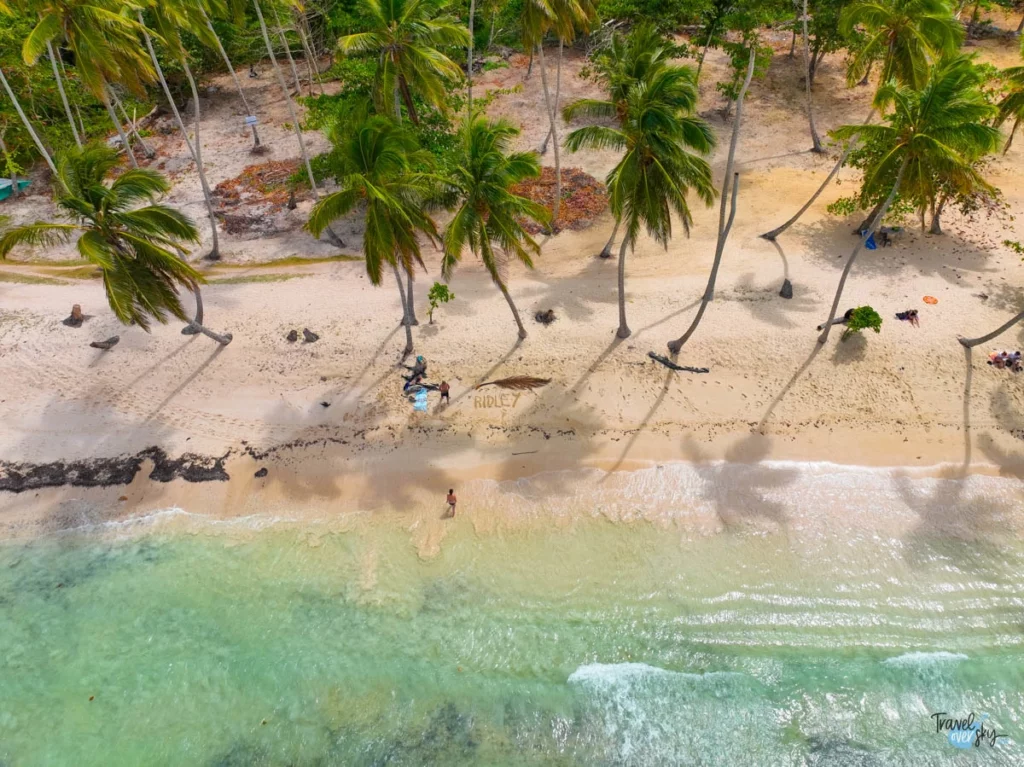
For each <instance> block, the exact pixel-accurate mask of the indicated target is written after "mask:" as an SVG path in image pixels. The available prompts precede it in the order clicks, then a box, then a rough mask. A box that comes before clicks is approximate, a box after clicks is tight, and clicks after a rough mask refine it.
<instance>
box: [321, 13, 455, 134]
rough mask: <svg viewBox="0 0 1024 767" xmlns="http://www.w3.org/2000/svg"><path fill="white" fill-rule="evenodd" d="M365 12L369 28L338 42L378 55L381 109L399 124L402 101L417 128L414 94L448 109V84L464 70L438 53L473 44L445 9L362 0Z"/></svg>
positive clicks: (347, 49) (349, 50) (345, 49)
mask: <svg viewBox="0 0 1024 767" xmlns="http://www.w3.org/2000/svg"><path fill="white" fill-rule="evenodd" d="M361 10H362V12H363V14H364V15H365V17H366V18H368V19H369V22H370V29H368V30H367V31H365V32H357V33H355V34H351V35H345V36H344V37H342V38H340V39H339V40H338V51H339V52H340V53H342V54H344V55H350V54H367V53H368V54H372V55H374V56H376V57H377V59H378V61H379V66H378V68H377V79H376V83H375V85H374V97H375V99H376V101H377V105H378V107H379V108H380V109H382V110H384V111H385V112H387V113H390V114H393V115H394V116H395V117H396V118H397V119H399V120H401V107H400V100H401V101H402V102H404V103H405V108H406V111H408V113H409V119H410V120H412V122H413V124H414V125H419V115H418V114H417V112H416V106H415V105H414V104H413V100H412V95H413V93H414V92H415V93H416V95H418V96H419V97H420V98H422V99H423V100H424V101H425V102H426V103H427V104H429V105H431V106H432V107H434V108H435V109H438V110H441V111H444V110H445V108H446V107H445V100H446V96H447V88H448V86H447V82H448V81H450V80H458V79H460V78H461V77H462V70H461V69H459V66H458V64H456V63H455V62H454V61H452V60H451V59H450V58H448V57H447V56H446V55H445V54H443V53H442V52H441V50H439V49H442V48H449V47H451V48H454V47H458V48H461V47H463V46H467V45H469V34H468V33H467V32H466V30H465V29H464V28H463V27H462V26H460V25H459V24H458V23H457V22H455V21H454V20H452V19H450V18H448V17H447V16H444V15H441V14H440V11H441V10H443V6H441V7H439V6H437V5H436V4H433V3H431V2H429V1H428V0H388V2H386V3H381V2H380V0H362V8H361Z"/></svg>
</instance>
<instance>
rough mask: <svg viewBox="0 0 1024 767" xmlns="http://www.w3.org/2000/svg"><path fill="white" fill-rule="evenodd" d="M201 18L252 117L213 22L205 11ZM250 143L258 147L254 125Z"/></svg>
mask: <svg viewBox="0 0 1024 767" xmlns="http://www.w3.org/2000/svg"><path fill="white" fill-rule="evenodd" d="M203 18H204V19H206V28H207V29H209V30H210V34H211V35H213V39H214V40H216V41H217V50H218V51H220V57H221V58H222V59H224V65H225V66H226V67H227V68H228V72H230V73H231V79H232V80H234V81H235V88H236V89H237V90H238V95H239V97H240V98H241V99H242V106H243V107H245V114H246V116H247V117H248V116H250V115H252V109H250V108H249V102H248V100H247V99H246V98H245V91H244V90H242V81H241V80H239V79H238V74H237V73H236V72H235V68H234V67H233V66H231V59H229V58H228V52H227V51H226V50H224V44H223V43H221V41H220V36H219V35H218V34H217V30H215V29H214V28H213V22H212V21H210V18H209V17H208V16H207V15H206V11H203ZM251 127H252V141H253V144H252V146H253V149H255V148H257V147H258V146H259V145H260V134H259V133H258V132H257V131H256V125H255V124H253V125H252V126H251Z"/></svg>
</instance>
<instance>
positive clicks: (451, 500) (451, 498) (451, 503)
mask: <svg viewBox="0 0 1024 767" xmlns="http://www.w3.org/2000/svg"><path fill="white" fill-rule="evenodd" d="M458 500H459V499H458V498H456V497H455V491H454V490H453V489H452V488H448V498H447V501H448V516H449V517H454V516H455V504H456V503H458Z"/></svg>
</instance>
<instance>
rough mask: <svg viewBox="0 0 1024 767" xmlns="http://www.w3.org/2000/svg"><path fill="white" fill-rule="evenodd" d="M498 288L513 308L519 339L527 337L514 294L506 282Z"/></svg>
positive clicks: (500, 283) (509, 306) (501, 283)
mask: <svg viewBox="0 0 1024 767" xmlns="http://www.w3.org/2000/svg"><path fill="white" fill-rule="evenodd" d="M498 290H500V291H501V295H503V296H505V300H506V301H507V302H508V308H509V309H511V310H512V316H513V317H514V318H515V321H516V327H517V328H519V340H522V339H524V338H526V328H524V327H523V321H522V320H521V319H520V318H519V310H518V309H516V305H515V302H513V301H512V296H510V295H509V292H508V288H507V287H505V283H504V282H499V283H498ZM477 388H479V387H477Z"/></svg>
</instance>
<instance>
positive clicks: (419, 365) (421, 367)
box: [402, 354, 427, 381]
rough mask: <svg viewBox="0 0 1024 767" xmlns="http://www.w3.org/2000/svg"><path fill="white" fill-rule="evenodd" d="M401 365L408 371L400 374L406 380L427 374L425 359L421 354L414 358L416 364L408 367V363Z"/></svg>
mask: <svg viewBox="0 0 1024 767" xmlns="http://www.w3.org/2000/svg"><path fill="white" fill-rule="evenodd" d="M402 367H404V368H405V369H406V370H408V371H409V375H407V376H402V377H403V378H404V379H405V380H406V381H412V380H413V379H415V378H423V377H424V376H426V374H427V360H426V358H425V357H424V356H423V355H422V354H421V355H420V356H419V357H417V358H416V364H415V365H413V366H412V367H409V366H408V365H403V366H402Z"/></svg>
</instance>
